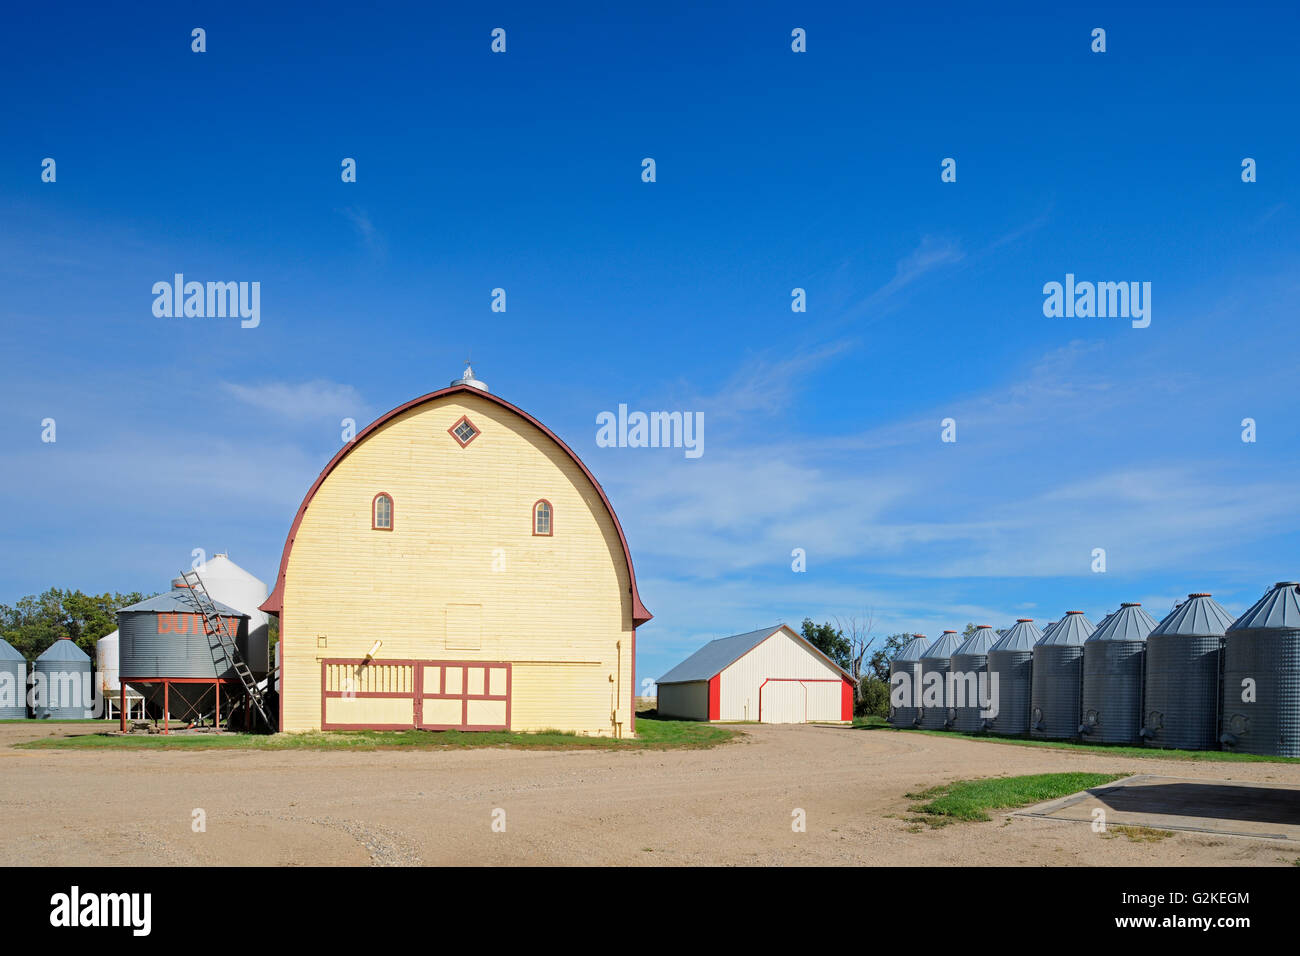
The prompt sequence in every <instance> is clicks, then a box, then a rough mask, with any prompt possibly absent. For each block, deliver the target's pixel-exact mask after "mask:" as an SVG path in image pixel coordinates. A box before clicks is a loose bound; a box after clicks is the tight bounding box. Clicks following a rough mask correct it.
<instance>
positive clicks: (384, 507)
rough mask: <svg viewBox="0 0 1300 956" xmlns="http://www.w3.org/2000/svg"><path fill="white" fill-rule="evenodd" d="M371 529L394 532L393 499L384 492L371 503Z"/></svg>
mask: <svg viewBox="0 0 1300 956" xmlns="http://www.w3.org/2000/svg"><path fill="white" fill-rule="evenodd" d="M370 527H371V528H373V529H374V530H375V531H392V530H393V499H392V498H390V497H389V496H388V495H386V494H384V493H383V492H382V491H381V492H380V493H379V494H377V495H375V497H374V500H373V501H372V502H371V503H370Z"/></svg>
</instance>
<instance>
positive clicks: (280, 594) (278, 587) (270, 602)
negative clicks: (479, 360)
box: [260, 382, 654, 627]
mask: <svg viewBox="0 0 1300 956" xmlns="http://www.w3.org/2000/svg"><path fill="white" fill-rule="evenodd" d="M460 392H465V393H468V394H470V395H473V396H474V397H475V398H481V399H483V400H484V401H487V402H495V403H496V404H497V405H500V406H501V407H502V408H504V409H505V410H506V411H509V412H514V413H515V414H516V415H518V416H519V417H520V418H522V419H524V421H526V422H528V423H529V424H531V425H534V426H536V427H537V429H538V430H539V431H541V433H542V434H544V435H545V436H546V437H548V438H550V439H551V441H553V442H555V444H556V445H558V446H559V447H560V448H561V449H562V450H563V451H564V452H565V453H566V454H567V455H568V456H569V457H570V458H572V459H573V463H574V464H575V465H577V466H578V468H579V469H581V471H582V473H583V474H584V475H586V476H587V480H588V481H590V482H591V486H592V487H593V488H595V489H596V494H598V495H600V500H601V501H602V502H603V503H604V505H605V510H606V511H608V512H609V517H610V520H612V521H613V522H614V530H615V531H617V532H618V540H619V543H620V544H621V545H622V546H623V557H624V558H625V559H626V560H627V576H628V580H629V581H630V582H631V587H630V591H631V593H632V626H633V627H639V626H640V625H642V624H644V623H645V622H646V621H648V620H650V618H651V617H653V616H654V615H652V614H651V613H650V612H649V611H647V610H646V608H645V605H644V604H642V603H641V595H640V594H639V593H638V592H637V587H636V571H635V570H634V569H633V567H632V552H631V551H629V550H628V546H627V537H626V536H625V535H624V534H623V526H622V525H621V524H620V523H619V520H618V515H617V514H615V513H614V508H613V506H611V505H610V503H609V498H608V497H606V495H605V489H604V488H602V487H600V482H598V481H597V480H596V476H595V475H593V474H592V473H591V471H590V469H588V468H587V466H586V465H584V464H583V463H582V459H580V458H579V457H578V456H577V455H576V454H574V452H573V449H572V448H570V447H569V446H568V445H566V444H565V443H564V442H563V440H561V438H560V437H559V436H558V435H556V434H555V432H553V431H551V430H550V429H549V428H547V427H546V426H545V425H543V424H542V423H541V422H539V421H538V420H537V419H535V418H533V416H532V415H529V414H528V413H527V412H526V411H524V410H523V409H522V408H519V407H517V406H515V405H512V404H510V403H509V402H507V401H506V400H505V399H504V398H500V397H499V396H497V395H493V394H492V393H491V392H486V391H483V390H482V389H480V388H475V387H474V386H472V385H469V384H465V383H463V382H462V383H461V384H453V385H451V386H449V387H447V388H440V389H438V390H437V391H436V392H430V393H429V394H427V395H421V396H420V397H419V398H414V399H412V400H411V401H409V402H407V403H406V404H405V405H399V406H398V407H397V408H394V409H393V410H392V411H390V412H388V413H386V414H384V415H380V416H379V417H378V418H376V419H375V420H374V421H373V422H371V423H370V424H369V425H367V426H366V427H365V428H363V429H362V430H361V431H360V432H358V433H357V436H356V437H355V438H354V439H353V440H352V441H350V442H348V443H347V444H346V445H344V446H343V447H342V448H340V449H339V451H338V454H336V455H335V456H334V457H333V458H331V459H330V462H329V464H328V465H326V466H325V470H324V471H322V472H321V473H320V476H319V477H318V478H317V479H316V481H315V482H314V483H313V484H312V486H311V488H310V489H309V490H308V492H307V496H306V497H305V498H303V499H302V504H301V505H299V506H298V513H297V514H296V515H295V516H294V519H293V524H292V525H291V526H290V528H289V536H288V537H287V538H286V539H285V542H284V551H283V553H282V554H281V555H280V570H279V572H278V573H277V574H276V577H275V590H273V591H272V592H271V596H270V597H268V598H267V599H266V601H264V602H263V603H262V605H261V607H260V609H261V610H263V611H268V612H270V613H272V614H279V613H280V611H281V610H282V609H283V607H284V574H285V571H286V569H287V568H288V567H289V554H290V553H291V552H292V551H293V542H294V538H296V537H297V535H298V526H299V525H301V524H302V519H303V515H305V514H306V513H307V506H308V505H310V504H311V501H312V499H313V498H315V497H316V492H317V491H319V490H320V486H321V485H322V484H324V483H325V479H326V478H328V477H329V475H330V472H332V471H333V470H334V469H335V468H337V467H338V465H339V462H341V461H342V460H343V459H344V458H346V457H347V456H348V455H349V454H351V452H352V451H353V450H354V449H356V448H357V447H358V446H360V445H361V443H362V442H363V441H365V439H366V438H367V437H368V436H369V435H370V434H371V433H372V432H375V431H377V430H378V429H380V428H382V427H383V426H384V425H386V424H387V423H388V422H390V421H392V420H393V419H394V418H396V417H397V416H398V415H401V414H403V413H404V412H409V411H410V410H411V409H413V408H417V407H419V406H420V405H424V404H427V403H428V402H432V401H436V400H438V399H440V398H445V397H447V396H448V395H455V394H457V393H460Z"/></svg>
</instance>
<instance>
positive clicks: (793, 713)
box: [658, 624, 853, 724]
mask: <svg viewBox="0 0 1300 956" xmlns="http://www.w3.org/2000/svg"><path fill="white" fill-rule="evenodd" d="M658 709H659V713H660V715H661V716H664V717H678V718H682V719H686V720H752V721H759V722H761V723H765V724H802V723H809V722H812V721H817V722H819V723H826V722H831V723H840V722H848V721H851V720H852V719H853V681H852V678H851V677H850V676H849V674H848V673H847V672H846V671H844V670H843V669H842V668H840V667H839V666H838V665H837V664H836V663H835V662H834V661H832V660H831V659H830V658H829V657H827V656H826V655H825V654H823V653H822V652H821V651H819V650H818V649H817V648H816V647H814V646H813V645H812V644H810V643H808V641H806V640H804V639H803V637H801V636H800V635H799V634H797V633H796V632H795V631H793V630H791V629H790V628H789V627H787V626H786V625H784V624H781V625H778V626H776V627H767V628H762V629H760V630H757V631H750V632H749V633H747V634H737V635H735V636H734V637H723V638H719V639H718V640H716V641H710V642H709V643H708V644H705V645H704V646H703V647H702V648H700V649H699V650H698V651H696V652H695V653H694V654H692V655H691V656H690V657H688V658H686V660H684V661H682V662H681V663H680V664H678V665H677V666H676V667H674V668H673V669H672V670H670V671H669V672H668V673H667V674H665V675H664V676H663V677H661V678H659V705H658Z"/></svg>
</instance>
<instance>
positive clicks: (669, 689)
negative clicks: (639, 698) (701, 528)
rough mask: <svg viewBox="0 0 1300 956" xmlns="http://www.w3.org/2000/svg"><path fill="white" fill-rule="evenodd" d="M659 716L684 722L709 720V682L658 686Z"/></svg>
mask: <svg viewBox="0 0 1300 956" xmlns="http://www.w3.org/2000/svg"><path fill="white" fill-rule="evenodd" d="M657 706H658V709H659V714H660V716H662V717H680V718H682V719H684V720H708V719H709V682H708V681H705V680H699V681H691V682H690V683H687V684H660V685H659V702H658V705H657Z"/></svg>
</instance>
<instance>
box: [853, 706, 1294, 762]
mask: <svg viewBox="0 0 1300 956" xmlns="http://www.w3.org/2000/svg"><path fill="white" fill-rule="evenodd" d="M853 726H854V727H855V728H857V729H861V730H888V731H892V732H893V733H898V734H930V735H932V736H935V737H961V738H963V739H965V740H979V741H983V742H985V743H990V744H1009V745H1011V746H1013V747H1046V748H1048V749H1049V750H1073V751H1075V752H1078V753H1094V754H1105V755H1106V756H1109V757H1151V758H1154V759H1156V760H1209V761H1219V762H1225V763H1300V757H1269V756H1265V755H1261V754H1239V753H1233V752H1231V751H1228V750H1164V749H1161V748H1157V747H1133V746H1129V745H1126V744H1079V743H1073V742H1072V741H1069V740H1031V739H1029V738H1026V737H999V736H995V735H993V734H966V733H962V732H960V731H957V730H922V729H920V728H919V727H892V726H890V724H889V722H888V721H886V720H885V719H884V718H883V717H855V718H853Z"/></svg>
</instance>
